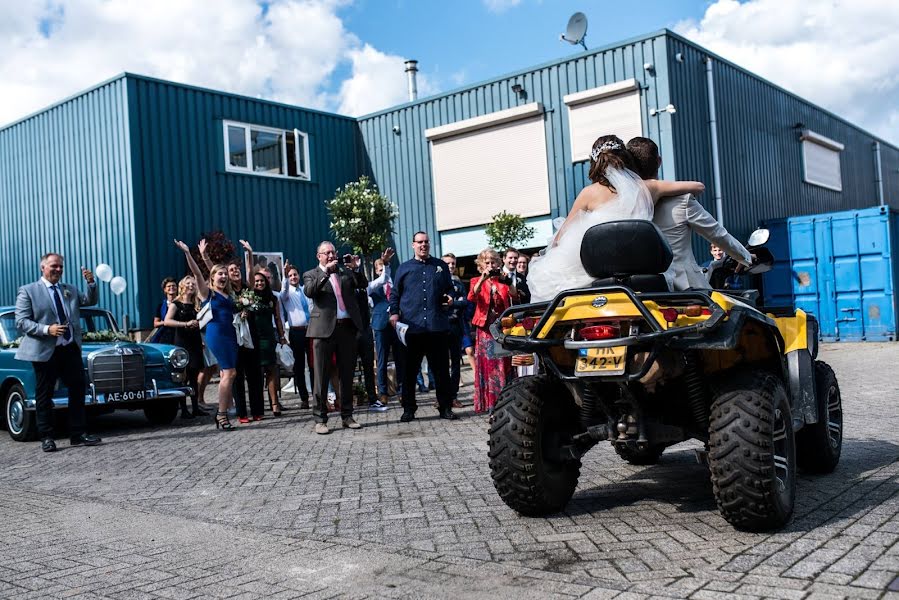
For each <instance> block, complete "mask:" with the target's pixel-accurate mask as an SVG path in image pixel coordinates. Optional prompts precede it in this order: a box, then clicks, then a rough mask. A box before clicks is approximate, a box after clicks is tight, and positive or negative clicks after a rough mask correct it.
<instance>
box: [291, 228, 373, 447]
mask: <svg viewBox="0 0 899 600" xmlns="http://www.w3.org/2000/svg"><path fill="white" fill-rule="evenodd" d="M316 254H317V256H318V266H317V267H315V268H314V269H312V270H311V271H306V272H305V273H303V292H305V294H306V296H307V297H309V298H310V299H311V300H312V308H311V310H310V311H309V323H308V324H307V326H306V337H307V338H311V339H312V365H313V370H314V371H315V374H314V376H313V381H312V388H313V392H312V395H313V398H314V400H315V406H314V407H313V409H312V410H313V418H314V419H315V428H314V431H315V433H318V434H322V435H324V434H328V433H330V432H331V430H330V429H328V404H327V396H328V382H329V381H331V378H330V376H329V371H330V367H331V357H332V356H333V355H334V354H336V355H337V376H338V380H339V384H338V387H339V389H338V390H335V391H336V392H337V397H338V398H339V400H340V417H341V419H342V421H343V426H344V427H347V428H349V429H361V428H362V425H360V424H359V423H357V422H356V420H355V419H354V418H353V371H354V370H355V367H356V334H357V332H360V331H363V330H364V328H365V327H366V325H367V323H365V322H364V321H363V319H362V312H361V311H360V310H359V305H358V303H357V301H356V292H357V291H358V290H363V291H364V290H365V289H366V287H367V286H368V280H367V279H366V278H365V275H364V274H363V273H362V272H361V271H358V270H356V268H357V267H358V266H359V257H358V256H349V255H347V256H345V257H344V263H345V266H346V267H347V268H346V269H338V264H339V261H338V260H337V251H336V249H335V248H334V244H332V243H331V242H322V243H321V244H319V245H318V250H317V252H316Z"/></svg>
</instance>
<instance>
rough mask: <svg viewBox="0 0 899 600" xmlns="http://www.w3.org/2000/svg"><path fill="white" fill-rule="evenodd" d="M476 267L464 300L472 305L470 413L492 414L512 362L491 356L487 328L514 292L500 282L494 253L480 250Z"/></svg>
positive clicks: (500, 312)
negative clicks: (472, 401) (471, 401)
mask: <svg viewBox="0 0 899 600" xmlns="http://www.w3.org/2000/svg"><path fill="white" fill-rule="evenodd" d="M476 264H477V266H478V271H479V272H480V273H481V276H480V277H479V278H477V279H472V280H471V288H470V289H469V291H468V300H469V301H470V302H472V303H474V305H475V310H474V317H473V318H472V320H471V324H472V326H473V327H474V331H475V367H476V368H475V374H474V411H475V412H476V413H482V412H490V413H491V414H492V413H493V406H494V405H495V404H496V401H497V399H498V398H499V394H500V392H501V391H502V389H503V386H505V385H506V381H507V380H508V379H509V375H510V374H511V372H512V363H511V360H510V359H509V357H505V358H496V357H494V356H493V343H492V342H493V337H492V336H491V335H490V331H489V329H488V328H489V327H490V324H491V323H493V322H494V321H496V319H498V318H499V315H501V314H502V312H503V311H504V310H506V309H507V308H509V306H510V305H511V303H512V299H513V294H514V293H515V292H514V290H512V289H510V288H509V285H508V284H507V283H505V281H504V278H503V274H502V270H501V269H500V265H501V264H502V262H501V261H500V258H499V253H497V252H496V250H493V249H492V248H487V249H486V250H482V251H481V253H480V254H478V258H477V260H476Z"/></svg>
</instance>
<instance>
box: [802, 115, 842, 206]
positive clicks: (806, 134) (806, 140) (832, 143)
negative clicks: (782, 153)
mask: <svg viewBox="0 0 899 600" xmlns="http://www.w3.org/2000/svg"><path fill="white" fill-rule="evenodd" d="M799 140H800V142H801V143H802V148H801V150H802V180H803V181H804V182H805V183H808V184H810V185H816V186H818V187H823V188H825V189H828V190H833V191H835V192H842V191H843V164H842V161H841V157H840V153H841V152H842V151H843V149H844V148H845V147H846V146H844V145H843V144H841V143H840V142H838V141H836V140H832V139H830V138H828V137H824V136H823V135H821V134H820V133H815V132H814V131H810V130H808V129H806V130H804V131H803V132H802V134H801V135H800V136H799ZM805 144H815V145H817V146H821V147H822V148H826V149H827V150H830V151H832V152H836V154H837V168H838V169H839V171H840V185H839V186H833V185H830V184H829V183H825V182H822V181H818V180H815V179H809V172H808V164H806V160H805V153H806V150H805Z"/></svg>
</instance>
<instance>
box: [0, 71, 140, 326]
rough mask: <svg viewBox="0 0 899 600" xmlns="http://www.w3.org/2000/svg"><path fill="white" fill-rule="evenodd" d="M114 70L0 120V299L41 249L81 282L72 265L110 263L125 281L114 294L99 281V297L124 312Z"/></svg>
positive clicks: (125, 174) (126, 168) (128, 230)
mask: <svg viewBox="0 0 899 600" xmlns="http://www.w3.org/2000/svg"><path fill="white" fill-rule="evenodd" d="M127 102H128V100H127V91H126V85H125V80H124V79H121V78H119V79H116V80H113V81H110V82H106V83H103V84H100V85H98V86H96V87H94V88H92V89H90V90H87V91H85V92H83V93H81V94H79V95H78V96H75V97H72V98H69V99H66V100H63V101H61V102H59V103H57V104H55V105H53V106H51V107H50V108H48V109H46V110H43V111H41V112H40V113H37V114H35V115H32V116H30V117H26V118H24V119H22V120H20V121H18V122H16V123H13V124H11V125H9V126H7V127H4V128H3V129H0V165H2V168H0V214H2V215H3V233H2V234H0V304H12V303H14V302H15V296H16V290H17V289H18V287H19V286H21V285H22V284H24V283H28V282H30V281H34V280H36V279H37V278H38V277H40V269H39V262H40V257H41V255H42V254H44V253H46V252H59V253H61V254H63V255H64V256H65V257H66V272H65V274H64V276H63V281H66V282H69V283H72V284H76V285H79V286H82V287H83V286H84V280H83V279H82V278H81V274H80V272H79V267H80V266H81V265H84V266H87V267H90V268H93V267H95V266H96V265H97V264H98V263H99V262H106V263H109V264H110V265H112V266H113V268H114V271H115V273H116V274H117V275H121V276H122V277H124V278H125V279H126V280H127V281H128V283H129V284H130V285H129V287H128V289H127V290H126V292H125V293H124V294H123V295H121V296H115V295H113V294H112V293H111V292H110V290H109V286H108V285H107V284H103V283H101V284H100V304H101V305H102V306H103V307H105V308H108V309H110V310H111V311H112V312H113V313H114V314H115V315H116V316H117V317H121V316H122V315H124V314H131V315H133V314H134V310H135V306H136V302H137V294H138V286H136V285H135V281H136V278H135V274H136V264H135V260H134V249H135V246H134V237H133V233H134V222H133V214H134V211H133V206H134V198H133V196H132V193H131V187H130V185H129V181H130V178H131V172H130V170H131V161H130V146H129V128H128V112H127V110H126V106H127Z"/></svg>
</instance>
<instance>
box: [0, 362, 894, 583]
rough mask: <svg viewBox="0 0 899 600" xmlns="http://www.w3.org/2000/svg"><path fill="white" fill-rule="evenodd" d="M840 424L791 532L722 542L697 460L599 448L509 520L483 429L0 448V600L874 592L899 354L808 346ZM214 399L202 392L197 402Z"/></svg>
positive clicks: (392, 426)
mask: <svg viewBox="0 0 899 600" xmlns="http://www.w3.org/2000/svg"><path fill="white" fill-rule="evenodd" d="M820 358H822V359H824V360H826V361H828V362H830V363H831V364H832V366H833V367H834V369H835V370H836V373H837V375H838V377H839V381H840V384H841V388H842V393H843V407H844V411H845V440H844V446H843V458H842V461H841V463H840V465H839V467H838V468H837V471H836V472H835V473H833V474H832V475H828V476H818V477H804V476H803V477H801V478H800V480H799V483H798V487H797V506H796V515H795V518H794V520H793V521H792V522H791V523H790V525H788V526H787V527H786V528H785V529H784V530H782V531H780V532H778V533H773V534H747V533H741V532H737V531H735V530H734V529H733V528H732V527H731V526H730V525H728V524H727V523H726V522H725V521H724V520H723V519H722V518H721V517H720V516H719V514H718V512H717V509H716V507H715V503H714V500H713V498H712V494H711V485H710V483H709V478H708V471H707V469H706V468H705V467H703V466H701V465H699V464H697V463H696V461H695V460H694V453H693V451H692V448H694V447H695V444H689V443H688V444H682V445H679V446H675V447H673V448H671V449H669V450H668V451H666V453H665V455H664V456H663V457H662V460H661V462H660V463H659V464H658V465H656V466H652V467H632V466H629V465H627V464H626V463H624V462H622V461H621V460H620V459H619V458H618V457H617V456H616V455H615V454H614V452H613V451H612V450H611V449H610V448H608V447H606V446H605V445H603V446H602V447H597V448H596V449H594V450H593V451H591V453H590V454H588V455H587V457H586V459H585V462H584V467H583V469H582V475H581V480H580V485H579V486H578V489H577V492H576V493H575V496H574V499H573V500H572V502H571V503H570V504H569V506H568V508H567V510H566V511H565V512H564V513H562V514H559V515H557V516H554V517H552V518H548V519H532V518H523V517H519V516H518V515H517V514H515V513H514V512H513V511H511V510H510V509H509V508H507V507H506V506H505V505H504V504H503V503H502V502H501V501H500V499H499V497H498V496H497V495H496V492H495V491H494V489H493V485H492V483H491V481H490V476H489V470H488V466H487V456H486V453H487V435H486V431H487V422H486V419H485V418H484V417H483V416H480V415H478V416H475V415H474V414H473V411H472V410H471V406H470V405H471V402H470V396H471V386H470V385H466V387H465V388H464V394H463V402H464V403H465V404H466V408H464V409H462V410H459V411H457V412H459V413H460V415H461V416H462V419H461V420H459V421H454V422H447V421H443V420H440V419H438V418H437V415H436V411H435V410H434V409H433V408H432V407H431V403H432V402H433V399H434V398H433V394H430V395H428V396H425V397H424V398H421V401H420V406H421V408H420V410H419V412H418V416H419V418H418V419H417V420H416V421H414V422H413V423H409V424H404V423H398V422H397V421H398V418H399V416H400V410H399V409H398V408H397V405H396V401H395V400H392V401H391V404H390V405H391V406H392V408H391V410H388V411H386V412H377V413H375V412H372V413H369V412H366V411H360V412H358V413H357V415H356V417H357V419H358V420H359V421H360V422H361V423H363V424H364V425H365V428H364V429H361V430H358V431H352V430H349V429H342V428H340V420H339V418H338V416H337V415H334V416H333V418H332V419H331V420H330V421H329V425H331V427H332V428H334V427H336V428H337V429H336V430H335V431H333V432H332V433H331V434H330V435H328V436H319V435H315V434H314V433H313V432H312V420H311V416H310V414H309V411H308V410H301V409H299V400H298V399H297V398H296V397H295V396H294V395H287V396H285V405H286V406H287V407H288V409H289V410H288V412H285V413H284V416H282V417H280V418H273V417H270V416H268V415H267V416H266V418H265V420H264V421H262V422H260V423H253V424H250V425H241V426H239V427H238V430H237V431H234V432H226V433H223V432H220V431H219V432H217V431H216V430H215V428H214V426H213V424H212V420H211V418H207V419H204V420H202V421H201V420H194V421H182V420H178V421H176V422H175V424H174V425H173V426H171V427H163V428H155V427H151V426H149V425H147V423H146V421H145V420H144V418H143V416H142V415H141V414H140V413H131V414H129V413H122V414H115V415H107V416H103V417H100V418H99V419H97V421H96V422H95V427H94V428H95V430H96V432H97V433H99V434H101V435H102V436H103V438H104V444H103V445H102V446H99V447H96V448H84V447H76V448H70V447H69V446H68V443H67V440H66V439H65V437H64V436H60V438H59V439H58V440H57V441H58V442H59V445H60V451H59V452H57V453H55V454H43V453H42V452H40V447H39V444H38V443H27V444H24V443H16V442H13V441H12V440H11V439H9V438H8V437H7V436H3V438H2V439H0V481H2V485H0V509H2V515H0V516H2V518H0V596H2V597H9V598H30V597H40V598H60V597H72V598H81V597H83V598H103V597H108V598H208V597H213V598H261V597H265V598H297V597H301V596H302V597H305V596H306V595H308V597H313V598H329V597H351V598H367V597H384V598H419V597H443V598H465V597H486V598H491V599H494V598H516V599H521V598H546V597H550V596H555V597H567V596H571V597H589V598H607V597H608V598H611V597H641V596H644V595H657V596H664V597H694V598H720V597H723V596H729V597H735V595H742V596H745V597H773V598H803V597H815V598H818V597H862V598H867V597H872V598H875V597H880V596H882V595H883V594H884V593H885V591H886V590H887V588H888V586H889V585H890V583H891V582H892V581H893V579H894V578H895V577H896V576H897V575H899V546H897V544H896V542H897V539H899V518H897V516H896V513H897V511H899V501H897V497H896V492H897V472H899V468H897V462H896V460H897V457H899V402H897V393H896V387H897V385H896V382H897V381H899V377H897V376H899V344H866V345H861V344H843V345H830V346H825V347H824V348H823V349H822V351H821V356H820ZM210 398H211V395H210Z"/></svg>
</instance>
